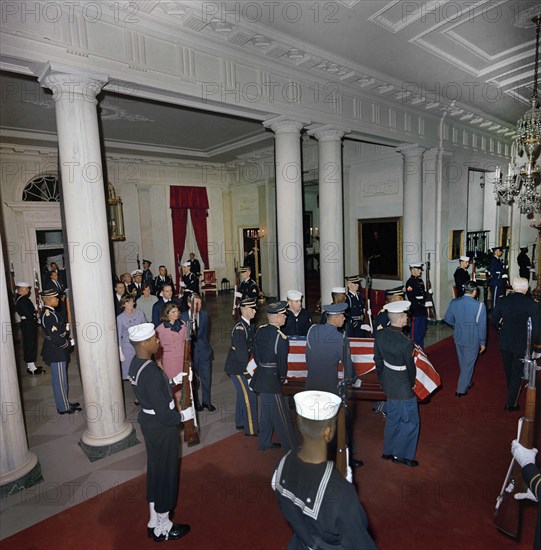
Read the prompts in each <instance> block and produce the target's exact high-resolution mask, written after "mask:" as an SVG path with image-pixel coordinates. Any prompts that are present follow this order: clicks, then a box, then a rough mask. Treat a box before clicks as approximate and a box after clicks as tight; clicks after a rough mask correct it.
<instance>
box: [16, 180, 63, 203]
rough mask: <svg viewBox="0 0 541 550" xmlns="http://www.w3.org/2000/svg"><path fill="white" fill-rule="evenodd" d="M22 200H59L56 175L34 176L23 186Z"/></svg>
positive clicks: (58, 186)
mask: <svg viewBox="0 0 541 550" xmlns="http://www.w3.org/2000/svg"><path fill="white" fill-rule="evenodd" d="M23 202H60V185H59V182H58V177H57V176H52V175H45V176H36V177H35V178H33V179H31V180H30V181H29V182H28V183H27V184H26V187H25V188H24V191H23Z"/></svg>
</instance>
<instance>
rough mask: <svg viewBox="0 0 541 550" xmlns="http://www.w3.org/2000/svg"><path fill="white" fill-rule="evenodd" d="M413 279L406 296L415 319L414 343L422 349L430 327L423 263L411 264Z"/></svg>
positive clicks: (407, 286) (410, 281)
mask: <svg viewBox="0 0 541 550" xmlns="http://www.w3.org/2000/svg"><path fill="white" fill-rule="evenodd" d="M410 271H411V277H410V278H409V279H408V280H407V282H406V296H407V297H408V300H409V301H410V302H411V307H410V313H411V316H412V318H413V322H412V336H413V341H414V342H415V343H416V344H417V345H418V346H421V347H422V348H424V347H425V334H426V327H427V325H428V310H427V308H426V306H425V296H426V292H425V283H424V281H423V279H421V273H422V271H423V264H422V263H414V264H410Z"/></svg>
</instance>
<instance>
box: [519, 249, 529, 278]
mask: <svg viewBox="0 0 541 550" xmlns="http://www.w3.org/2000/svg"><path fill="white" fill-rule="evenodd" d="M517 264H518V269H519V272H518V274H519V275H520V276H521V277H524V279H527V280H528V281H529V280H530V276H531V273H530V271H531V269H532V261H531V260H530V258H529V257H528V247H527V246H521V247H520V254H519V255H518V256H517Z"/></svg>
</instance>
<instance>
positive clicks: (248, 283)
mask: <svg viewBox="0 0 541 550" xmlns="http://www.w3.org/2000/svg"><path fill="white" fill-rule="evenodd" d="M240 273H241V277H242V280H241V282H240V285H239V288H238V292H239V293H240V295H241V300H243V299H244V298H252V299H253V298H255V299H256V300H257V298H258V296H259V288H258V287H257V284H256V282H255V281H254V280H253V279H252V278H251V273H252V270H251V269H250V267H248V266H243V267H241V268H240Z"/></svg>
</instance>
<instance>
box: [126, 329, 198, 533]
mask: <svg viewBox="0 0 541 550" xmlns="http://www.w3.org/2000/svg"><path fill="white" fill-rule="evenodd" d="M128 332H129V337H130V341H131V342H132V344H133V346H134V347H135V357H134V358H133V360H132V362H131V365H130V372H129V376H130V381H131V383H132V385H133V392H134V394H135V396H136V398H137V400H138V401H139V404H140V406H141V410H140V411H139V416H138V418H137V420H138V421H139V424H140V426H141V431H142V433H143V437H144V439H145V446H146V449H147V501H148V506H149V511H150V519H149V520H148V523H147V536H148V537H152V538H153V539H154V541H155V542H163V541H166V540H176V539H179V538H181V537H183V536H184V535H187V534H188V533H189V532H190V526H189V525H185V524H176V523H173V522H172V521H171V520H170V519H169V515H170V513H171V512H172V511H173V509H174V508H175V505H176V503H177V493H178V474H179V472H178V471H179V466H178V438H179V429H178V426H179V424H180V423H181V422H185V421H187V420H190V419H191V418H193V409H192V408H189V409H187V410H185V411H181V412H179V411H178V410H177V409H176V407H175V401H174V400H173V393H172V391H171V383H172V384H175V385H176V384H179V383H180V379H181V378H182V375H183V374H184V373H180V374H179V375H178V376H177V377H175V379H173V380H172V381H170V380H169V379H168V378H167V375H166V374H165V373H164V371H163V370H162V369H160V367H158V365H157V364H156V363H155V362H154V361H153V360H152V356H153V355H154V354H156V353H157V352H158V349H159V346H160V341H159V340H158V338H157V336H156V332H155V330H154V325H153V324H152V323H143V324H141V325H136V326H133V327H130V328H129V329H128Z"/></svg>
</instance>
